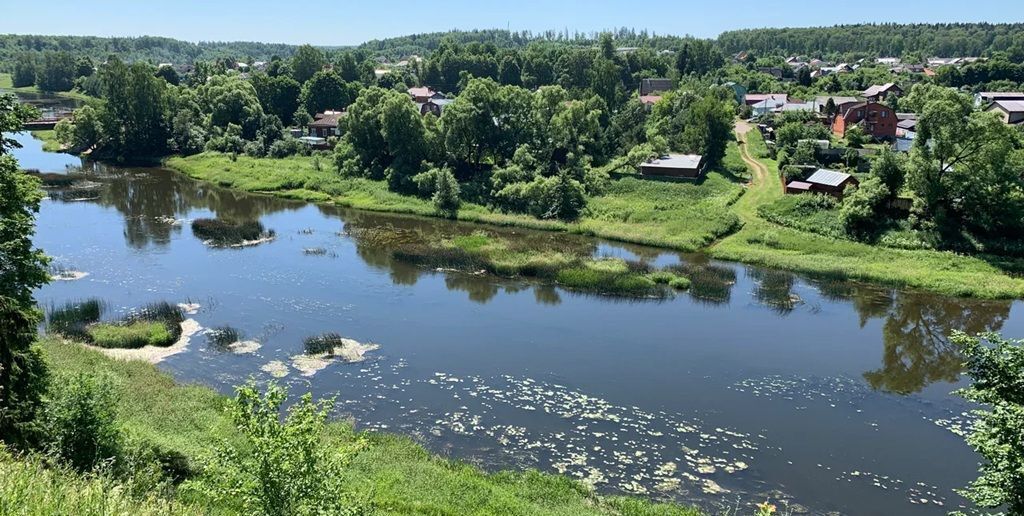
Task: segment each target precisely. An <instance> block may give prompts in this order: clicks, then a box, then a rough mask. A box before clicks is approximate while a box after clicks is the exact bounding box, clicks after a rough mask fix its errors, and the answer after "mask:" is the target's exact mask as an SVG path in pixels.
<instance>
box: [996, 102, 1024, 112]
mask: <svg viewBox="0 0 1024 516" xmlns="http://www.w3.org/2000/svg"><path fill="white" fill-rule="evenodd" d="M992 106H998V107H999V108H1000V109H1002V110H1003V111H1006V112H1007V113H1021V112H1024V100H997V101H995V102H993V103H992ZM992 106H989V107H992Z"/></svg>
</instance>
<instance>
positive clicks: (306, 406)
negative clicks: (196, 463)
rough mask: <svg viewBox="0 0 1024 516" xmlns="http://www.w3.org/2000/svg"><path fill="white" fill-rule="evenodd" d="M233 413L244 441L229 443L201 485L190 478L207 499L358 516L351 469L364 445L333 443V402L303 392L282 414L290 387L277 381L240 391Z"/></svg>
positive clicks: (263, 509)
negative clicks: (329, 431) (348, 488)
mask: <svg viewBox="0 0 1024 516" xmlns="http://www.w3.org/2000/svg"><path fill="white" fill-rule="evenodd" d="M237 393H238V394H237V396H236V398H235V400H234V401H233V402H232V404H231V417H232V419H233V420H234V423H235V426H236V427H237V428H238V430H239V431H240V432H241V434H242V436H243V438H244V441H245V442H244V445H243V446H240V447H235V446H232V445H230V444H223V445H221V447H220V448H219V449H218V450H217V452H216V453H215V454H214V456H213V458H212V459H211V460H210V461H209V463H207V464H206V466H205V468H204V471H203V481H202V482H187V483H186V484H184V485H183V486H182V488H181V489H183V490H185V491H188V490H190V489H194V490H197V491H200V492H201V495H200V496H201V497H203V498H209V499H213V500H215V501H216V502H219V503H220V504H221V505H228V506H237V507H239V509H240V511H239V512H241V513H243V514H351V513H354V512H356V511H355V510H354V509H353V507H352V506H351V505H352V503H351V501H350V500H349V497H348V495H346V494H345V489H344V485H343V482H344V480H345V477H344V470H343V468H344V466H345V465H346V464H347V463H348V462H350V460H351V457H352V456H354V454H355V453H356V452H358V451H359V450H360V449H361V448H362V447H363V446H364V442H365V441H363V440H362V439H357V440H356V441H355V442H354V443H352V444H346V445H345V446H344V447H339V446H335V445H327V443H325V442H324V439H325V435H324V434H325V426H326V423H325V422H326V419H327V414H328V410H329V408H330V406H331V405H332V403H333V400H326V401H323V402H320V403H315V402H313V398H312V396H311V395H310V394H306V395H304V396H302V397H301V398H300V399H299V401H298V402H297V403H295V404H293V405H292V406H291V407H289V408H288V410H287V415H286V416H285V417H284V418H283V420H282V418H281V407H282V405H283V404H284V401H285V399H286V398H287V392H286V391H285V390H284V389H283V388H281V387H279V386H277V385H276V384H271V385H270V386H269V387H267V392H266V394H261V393H260V392H259V391H258V390H257V388H256V386H255V384H253V383H249V384H247V385H245V386H243V387H240V388H238V390H237Z"/></svg>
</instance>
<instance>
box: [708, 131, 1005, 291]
mask: <svg viewBox="0 0 1024 516" xmlns="http://www.w3.org/2000/svg"><path fill="white" fill-rule="evenodd" d="M748 139H749V143H748V144H747V145H746V149H745V151H744V154H745V155H746V156H745V157H746V158H747V159H748V164H750V166H751V167H752V168H754V167H760V170H759V171H758V172H759V173H758V174H757V176H758V180H757V181H755V183H754V185H753V186H752V187H751V188H750V190H749V191H748V192H747V194H746V195H745V196H743V197H742V198H741V199H740V200H739V201H737V202H736V204H735V205H734V208H735V211H736V213H737V214H738V215H739V216H740V218H741V219H742V220H743V229H741V230H740V231H738V232H737V233H735V234H732V235H730V236H728V237H727V238H725V239H723V240H722V241H721V242H718V243H717V244H716V245H714V246H712V247H710V248H709V250H708V252H709V254H710V255H711V256H713V257H715V258H720V259H723V260H732V261H740V262H744V263H751V264H755V265H763V266H766V267H773V268H779V269H786V270H792V271H797V272H805V273H814V274H823V275H828V276H834V277H841V278H852V279H860V280H868V281H876V282H882V283H886V284H890V285H896V286H908V287H914V288H920V289H924V290H929V291H932V292H937V293H940V294H946V295H952V296H968V297H979V298H1022V297H1024V279H1021V278H1019V277H1015V276H1014V275H1013V273H1012V272H1011V271H1020V270H1024V263H1021V261H1020V260H1009V259H997V258H993V257H983V256H964V255H959V254H955V253H952V252H943V251H928V250H914V251H909V250H901V249H892V248H885V247H880V246H874V245H868V244H863V243H858V242H853V241H849V240H843V239H837V238H829V237H827V236H822V235H820V234H815V233H811V232H807V231H799V230H797V229H793V228H788V227H783V226H780V225H777V224H773V223H770V222H768V221H767V220H764V219H763V218H761V216H760V215H758V208H759V207H761V206H768V205H771V204H772V203H774V202H776V201H777V200H778V199H779V198H780V197H782V196H783V192H782V182H781V179H780V178H779V173H778V172H779V170H778V163H776V162H775V161H773V160H771V159H767V158H755V157H754V155H761V156H763V155H765V153H764V152H763V149H764V148H763V145H764V144H763V141H762V140H761V138H760V135H759V134H758V133H757V131H756V130H754V131H751V132H750V133H748Z"/></svg>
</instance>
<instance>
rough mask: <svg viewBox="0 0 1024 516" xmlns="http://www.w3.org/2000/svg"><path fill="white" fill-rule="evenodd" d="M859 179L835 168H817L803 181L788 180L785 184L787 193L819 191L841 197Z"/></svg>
mask: <svg viewBox="0 0 1024 516" xmlns="http://www.w3.org/2000/svg"><path fill="white" fill-rule="evenodd" d="M859 184H860V181H858V180H857V178H856V177H853V176H851V175H850V174H847V173H844V172H839V171H837V170H828V169H825V168H819V169H818V170H815V171H814V173H813V174H811V175H810V177H808V178H807V179H805V180H803V181H790V182H789V183H787V184H786V193H787V194H801V193H808V192H810V193H821V194H826V195H831V196H833V197H838V198H840V199H841V198H842V197H843V192H844V191H846V188H847V187H849V186H857V185H859Z"/></svg>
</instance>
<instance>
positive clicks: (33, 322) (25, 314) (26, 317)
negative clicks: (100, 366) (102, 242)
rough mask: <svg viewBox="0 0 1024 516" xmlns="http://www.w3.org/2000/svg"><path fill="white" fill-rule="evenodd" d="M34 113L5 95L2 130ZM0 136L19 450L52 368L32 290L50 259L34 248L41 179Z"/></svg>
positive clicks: (2, 311) (9, 406) (30, 439)
mask: <svg viewBox="0 0 1024 516" xmlns="http://www.w3.org/2000/svg"><path fill="white" fill-rule="evenodd" d="M33 115H34V114H33V113H31V112H30V111H28V110H25V109H23V108H20V107H19V106H18V103H17V101H16V100H15V98H14V96H13V95H3V96H0V133H4V132H15V131H20V130H21V124H22V123H23V122H24V121H26V120H29V119H30V118H31V117H32V116H33ZM11 146H12V143H11V142H10V141H9V140H0V264H2V265H0V441H3V442H4V443H7V444H8V445H10V446H14V447H17V448H26V447H29V446H33V445H35V444H37V441H38V438H39V436H40V415H41V404H42V397H43V394H44V393H45V391H46V382H47V372H46V365H45V363H44V362H43V359H42V356H41V355H40V354H39V351H38V350H37V349H36V348H35V347H33V343H34V342H35V339H36V326H37V325H38V324H39V320H40V314H39V312H38V310H37V309H36V306H35V300H34V299H33V297H32V292H33V290H35V289H37V288H39V287H40V286H42V285H43V284H45V283H46V282H47V281H49V275H48V274H47V272H46V264H47V258H46V255H45V254H43V252H42V251H41V250H39V249H36V248H34V247H33V244H32V235H33V234H34V233H35V214H36V212H38V211H39V201H40V200H41V199H42V193H41V190H40V189H39V181H38V180H37V179H35V178H34V177H32V176H30V175H28V174H25V173H23V172H21V171H20V170H18V163H17V161H15V159H14V157H13V156H11V155H10V154H8V151H9V149H10V147H11Z"/></svg>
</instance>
